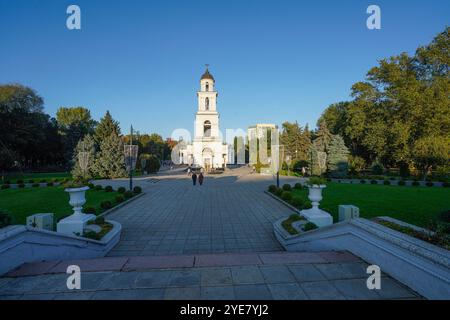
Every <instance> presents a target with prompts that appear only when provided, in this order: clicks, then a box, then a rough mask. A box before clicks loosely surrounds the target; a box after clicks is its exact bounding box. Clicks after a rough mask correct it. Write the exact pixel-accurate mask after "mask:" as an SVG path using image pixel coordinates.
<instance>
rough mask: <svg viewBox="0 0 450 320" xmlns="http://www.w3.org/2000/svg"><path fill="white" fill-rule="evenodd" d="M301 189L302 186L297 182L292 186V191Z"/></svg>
mask: <svg viewBox="0 0 450 320" xmlns="http://www.w3.org/2000/svg"><path fill="white" fill-rule="evenodd" d="M301 188H303V186H302V184H301V183H300V182H297V183H296V184H295V185H294V189H301Z"/></svg>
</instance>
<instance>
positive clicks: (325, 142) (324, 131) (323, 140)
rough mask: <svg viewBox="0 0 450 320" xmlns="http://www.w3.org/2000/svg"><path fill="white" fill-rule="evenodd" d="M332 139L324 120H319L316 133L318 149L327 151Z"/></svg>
mask: <svg viewBox="0 0 450 320" xmlns="http://www.w3.org/2000/svg"><path fill="white" fill-rule="evenodd" d="M332 139H333V135H332V134H331V133H330V131H329V130H328V126H327V123H326V122H320V124H319V129H318V130H317V133H316V139H315V142H316V147H317V150H318V151H324V152H328V147H329V145H330V143H331V140H332Z"/></svg>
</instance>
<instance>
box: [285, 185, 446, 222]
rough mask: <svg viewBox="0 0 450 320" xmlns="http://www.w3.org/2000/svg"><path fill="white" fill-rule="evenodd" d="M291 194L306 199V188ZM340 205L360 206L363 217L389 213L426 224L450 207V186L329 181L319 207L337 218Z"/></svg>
mask: <svg viewBox="0 0 450 320" xmlns="http://www.w3.org/2000/svg"><path fill="white" fill-rule="evenodd" d="M293 196H294V197H301V198H302V199H303V200H306V199H307V198H308V190H307V189H301V190H296V189H294V190H293ZM308 201H309V200H308ZM340 204H353V205H355V206H357V207H359V209H360V215H361V217H363V218H369V219H370V218H373V217H377V216H389V217H392V218H396V219H399V220H402V221H405V222H408V223H412V224H415V225H418V226H422V227H427V225H428V223H429V221H430V220H431V219H434V218H437V216H438V215H439V214H440V213H441V212H443V211H446V210H450V189H449V188H436V187H434V188H429V187H400V186H385V185H364V184H339V183H328V184H327V188H326V189H325V190H324V191H323V200H322V201H321V202H320V208H321V209H323V210H325V211H328V212H330V213H331V214H332V215H333V218H334V221H337V220H338V205H340Z"/></svg>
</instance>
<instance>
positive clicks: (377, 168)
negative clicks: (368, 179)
mask: <svg viewBox="0 0 450 320" xmlns="http://www.w3.org/2000/svg"><path fill="white" fill-rule="evenodd" d="M370 169H371V171H372V174H375V175H381V174H383V172H384V167H383V165H382V164H381V163H380V162H378V161H375V162H374V163H372V166H371V167H370Z"/></svg>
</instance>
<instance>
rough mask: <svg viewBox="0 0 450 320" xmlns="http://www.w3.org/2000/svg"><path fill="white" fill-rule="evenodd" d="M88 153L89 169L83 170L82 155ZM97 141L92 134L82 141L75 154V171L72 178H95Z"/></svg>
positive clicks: (73, 170)
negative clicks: (81, 164)
mask: <svg viewBox="0 0 450 320" xmlns="http://www.w3.org/2000/svg"><path fill="white" fill-rule="evenodd" d="M81 152H87V154H88V156H87V159H86V160H87V167H86V169H85V170H83V169H82V168H81V166H80V153H81ZM95 155H96V148H95V140H94V137H93V136H91V135H90V134H88V135H86V136H85V137H84V138H83V139H82V140H80V141H79V142H78V144H77V146H76V147H75V150H74V152H73V163H74V166H73V169H72V176H73V177H74V178H76V179H77V178H83V179H88V180H90V179H92V178H94V176H95V160H96V159H95Z"/></svg>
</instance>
